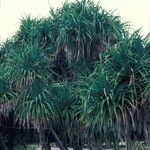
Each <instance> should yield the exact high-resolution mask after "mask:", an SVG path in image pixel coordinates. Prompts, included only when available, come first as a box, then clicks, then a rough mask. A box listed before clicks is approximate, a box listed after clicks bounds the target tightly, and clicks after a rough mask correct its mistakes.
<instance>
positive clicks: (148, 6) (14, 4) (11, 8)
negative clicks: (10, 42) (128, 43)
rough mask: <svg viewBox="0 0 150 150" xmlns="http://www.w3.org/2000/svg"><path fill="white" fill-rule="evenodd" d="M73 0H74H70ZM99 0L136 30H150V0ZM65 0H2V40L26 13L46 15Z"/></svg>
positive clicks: (0, 22)
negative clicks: (50, 8) (50, 9)
mask: <svg viewBox="0 0 150 150" xmlns="http://www.w3.org/2000/svg"><path fill="white" fill-rule="evenodd" d="M68 1H69V2H72V1H74V0H68ZM93 1H94V2H95V3H97V2H98V1H99V5H101V6H102V7H103V8H104V9H106V10H108V11H109V10H115V13H114V14H115V15H119V16H121V18H122V20H123V21H124V22H130V24H131V27H132V28H133V29H134V30H136V29H139V28H142V30H141V31H142V34H143V35H146V34H148V32H150V0H93ZM64 2H65V0H0V42H2V41H4V40H6V39H7V38H9V37H11V36H12V35H13V34H14V33H15V31H17V29H18V28H19V23H20V19H21V18H22V17H24V16H26V15H29V14H30V15H31V16H33V17H44V16H48V14H49V7H53V8H57V7H61V5H62V4H63V3H64Z"/></svg>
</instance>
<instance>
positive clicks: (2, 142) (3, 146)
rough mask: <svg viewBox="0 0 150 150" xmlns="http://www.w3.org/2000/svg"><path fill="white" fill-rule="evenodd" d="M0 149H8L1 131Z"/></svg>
mask: <svg viewBox="0 0 150 150" xmlns="http://www.w3.org/2000/svg"><path fill="white" fill-rule="evenodd" d="M0 150H8V149H7V146H6V144H5V142H4V139H3V136H2V134H1V133H0Z"/></svg>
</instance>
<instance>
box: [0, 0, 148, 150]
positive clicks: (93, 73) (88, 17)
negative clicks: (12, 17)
mask: <svg viewBox="0 0 150 150" xmlns="http://www.w3.org/2000/svg"><path fill="white" fill-rule="evenodd" d="M126 27H127V26H126V24H125V23H122V22H121V20H120V18H119V17H118V16H114V15H113V14H112V13H110V12H106V11H105V10H104V9H103V8H101V7H100V6H99V4H97V5H95V4H94V3H93V2H91V1H86V0H82V1H76V2H74V3H68V2H66V3H65V4H64V5H63V7H62V8H58V9H57V10H53V9H51V10H50V15H49V16H48V17H47V18H41V19H38V18H32V17H29V16H28V17H26V18H23V19H22V20H21V25H20V28H19V30H18V31H17V32H16V34H15V35H14V36H13V37H12V38H11V39H9V40H7V41H6V42H5V43H3V45H2V47H1V49H0V67H1V68H0V114H2V115H4V114H6V112H7V113H9V112H13V117H14V120H15V123H16V124H19V125H20V126H22V127H23V128H24V127H27V128H30V127H33V128H35V129H36V130H37V131H38V133H39V142H40V145H41V150H49V149H50V146H49V142H50V141H48V137H47V134H46V133H48V132H49V131H50V132H51V133H52V135H53V137H54V138H55V141H56V144H57V146H59V147H60V148H61V150H66V149H68V148H67V147H68V146H72V147H73V148H74V149H75V150H80V149H83V147H84V145H85V144H87V146H88V147H89V148H90V149H91V150H94V149H103V146H104V145H106V146H113V147H114V148H115V149H119V142H121V141H126V143H127V144H126V145H127V149H129V150H130V149H132V141H133V139H132V140H131V137H132V136H134V137H135V138H136V139H135V140H138V134H140V133H142V130H143V129H144V128H145V129H146V130H145V133H144V136H145V137H144V139H145V140H146V142H147V144H149V138H150V133H149V131H148V130H149V115H148V114H149V87H150V86H149V79H150V77H149V70H150V68H149V61H150V59H149V58H150V57H149V56H150V52H149V50H150V49H149V44H148V43H149V39H148V38H145V39H143V38H142V37H141V36H140V34H139V32H138V31H137V32H135V33H134V34H133V35H131V36H130V35H129V33H128V31H127V29H126ZM142 116H144V117H142ZM139 118H140V119H141V120H140V121H139ZM140 129H141V130H140ZM58 131H59V132H58ZM60 139H62V140H60ZM0 144H1V145H2V144H3V147H6V146H5V142H1V143H0Z"/></svg>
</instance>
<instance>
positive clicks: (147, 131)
mask: <svg viewBox="0 0 150 150" xmlns="http://www.w3.org/2000/svg"><path fill="white" fill-rule="evenodd" d="M147 115H148V114H147ZM144 137H145V143H146V145H147V146H150V122H149V120H148V117H147V116H146V118H145V121H144Z"/></svg>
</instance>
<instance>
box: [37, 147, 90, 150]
mask: <svg viewBox="0 0 150 150" xmlns="http://www.w3.org/2000/svg"><path fill="white" fill-rule="evenodd" d="M51 149H52V150H60V148H58V147H52V148H51ZM37 150H41V149H40V147H39V148H37ZM69 150H73V149H72V148H69ZM84 150H89V149H87V148H85V149H84Z"/></svg>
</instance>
